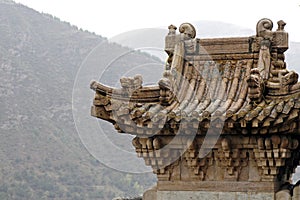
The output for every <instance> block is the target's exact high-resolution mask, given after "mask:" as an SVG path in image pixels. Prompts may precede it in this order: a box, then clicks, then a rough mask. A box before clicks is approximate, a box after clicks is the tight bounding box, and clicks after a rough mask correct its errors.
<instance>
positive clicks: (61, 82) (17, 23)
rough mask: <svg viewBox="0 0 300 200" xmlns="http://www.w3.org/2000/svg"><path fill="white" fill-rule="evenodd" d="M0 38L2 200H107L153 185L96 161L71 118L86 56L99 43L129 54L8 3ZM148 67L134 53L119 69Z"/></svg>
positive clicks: (1, 11) (1, 5)
mask: <svg viewBox="0 0 300 200" xmlns="http://www.w3.org/2000/svg"><path fill="white" fill-rule="evenodd" d="M0 35H1V37H0V79H1V83H0V102H1V103H0V104H1V107H0V113H1V115H0V134H1V141H0V160H1V164H0V179H1V181H0V199H96V198H97V199H112V198H113V197H115V196H118V195H122V196H126V195H129V194H133V195H137V194H139V193H141V192H142V191H143V190H144V187H149V186H150V185H152V183H153V181H154V178H153V175H148V174H146V175H131V174H125V173H120V172H117V171H114V170H111V169H109V168H107V167H105V166H104V165H102V164H101V163H100V162H99V161H97V160H96V159H95V158H93V157H92V156H91V155H90V154H89V153H88V152H87V151H86V149H85V148H84V146H83V144H82V143H81V141H80V139H79V136H78V134H77V131H76V129H75V124H74V122H73V117H72V88H73V83H74V80H75V76H76V73H77V70H78V69H79V67H80V65H81V63H82V62H83V60H84V59H85V58H86V56H87V55H88V54H89V53H90V52H91V50H92V49H93V48H94V47H95V46H97V45H98V44H99V43H105V46H104V47H105V50H103V52H105V53H107V54H109V53H110V52H109V51H112V52H116V51H120V52H124V51H128V49H126V48H123V47H121V46H120V45H116V44H110V43H108V42H107V40H106V39H105V38H102V37H100V36H97V35H95V34H92V33H89V32H87V31H82V30H78V28H77V27H75V26H71V25H70V24H69V23H66V22H61V21H60V20H59V19H57V18H55V17H52V16H51V15H45V14H40V13H38V12H36V11H34V10H32V9H30V8H27V7H25V6H23V5H19V4H15V3H13V2H10V1H2V2H0ZM108 50H109V51H108ZM104 56H105V55H104ZM133 57H135V58H138V59H134V58H133ZM149 60H152V58H151V57H149V56H148V55H146V54H138V53H137V54H136V55H134V56H132V57H131V58H128V60H126V62H124V63H123V65H125V64H128V63H130V64H132V65H138V64H140V63H144V62H147V61H149ZM156 62H157V61H156ZM99 70H101V69H99ZM85 87H86V90H88V91H89V86H88V85H86V86H85ZM86 106H89V105H86ZM146 179H149V181H148V180H147V181H146Z"/></svg>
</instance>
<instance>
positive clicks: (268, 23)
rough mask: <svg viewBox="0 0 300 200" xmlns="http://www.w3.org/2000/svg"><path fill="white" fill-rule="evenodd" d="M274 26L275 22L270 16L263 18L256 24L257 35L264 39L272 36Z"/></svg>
mask: <svg viewBox="0 0 300 200" xmlns="http://www.w3.org/2000/svg"><path fill="white" fill-rule="evenodd" d="M272 28H273V22H272V20H270V19H268V18H263V19H261V20H259V21H258V23H257V25H256V35H257V36H258V37H263V38H264V39H271V38H272V35H273V34H272Z"/></svg>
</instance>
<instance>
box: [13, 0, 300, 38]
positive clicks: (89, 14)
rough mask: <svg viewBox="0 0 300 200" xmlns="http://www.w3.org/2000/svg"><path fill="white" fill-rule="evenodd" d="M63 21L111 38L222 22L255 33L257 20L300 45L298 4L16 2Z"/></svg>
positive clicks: (255, 0)
mask: <svg viewBox="0 0 300 200" xmlns="http://www.w3.org/2000/svg"><path fill="white" fill-rule="evenodd" d="M16 2H19V3H22V4H24V5H27V6H29V7H31V8H33V9H35V10H38V11H40V12H45V13H49V14H52V15H54V16H56V17H59V18H60V19H61V20H63V21H67V22H70V23H71V24H73V25H76V26H78V27H79V28H83V29H84V30H89V31H91V32H95V33H97V34H100V35H102V36H105V37H108V38H109V37H112V36H115V35H118V34H120V33H124V32H126V31H130V30H134V29H140V28H154V27H162V26H163V27H167V26H168V25H170V24H171V23H172V24H175V25H177V26H179V25H180V24H181V23H183V22H194V21H199V20H215V21H223V22H228V23H232V24H236V25H241V26H243V27H246V28H250V29H253V30H255V26H256V23H257V21H258V20H259V19H261V18H264V17H267V18H270V19H271V20H272V21H273V22H274V24H275V25H274V29H276V27H277V26H276V22H277V21H278V20H280V19H282V20H284V21H285V22H287V25H286V30H287V31H288V32H289V34H290V40H291V41H298V42H300V27H299V25H300V23H299V19H300V6H299V5H300V0H252V1H251V0H250V1H243V0H206V1H201V0H196V1H195V0H194V1H192V0H181V1H177V0H172V1H170V0H150V1H143V0H127V1H125V0H105V1H101V0H16Z"/></svg>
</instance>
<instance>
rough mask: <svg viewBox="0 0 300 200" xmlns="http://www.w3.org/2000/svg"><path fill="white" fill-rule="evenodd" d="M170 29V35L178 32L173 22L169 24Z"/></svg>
mask: <svg viewBox="0 0 300 200" xmlns="http://www.w3.org/2000/svg"><path fill="white" fill-rule="evenodd" d="M168 29H169V33H168V35H175V34H176V29H177V27H176V26H175V25H173V24H171V25H170V26H168Z"/></svg>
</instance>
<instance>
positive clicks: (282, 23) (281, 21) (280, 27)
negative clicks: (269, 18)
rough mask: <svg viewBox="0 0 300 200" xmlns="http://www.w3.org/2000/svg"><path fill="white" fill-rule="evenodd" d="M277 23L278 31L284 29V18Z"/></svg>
mask: <svg viewBox="0 0 300 200" xmlns="http://www.w3.org/2000/svg"><path fill="white" fill-rule="evenodd" d="M277 24H278V28H277V31H284V27H285V25H286V23H285V22H284V21H283V20H280V21H278V22H277Z"/></svg>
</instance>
